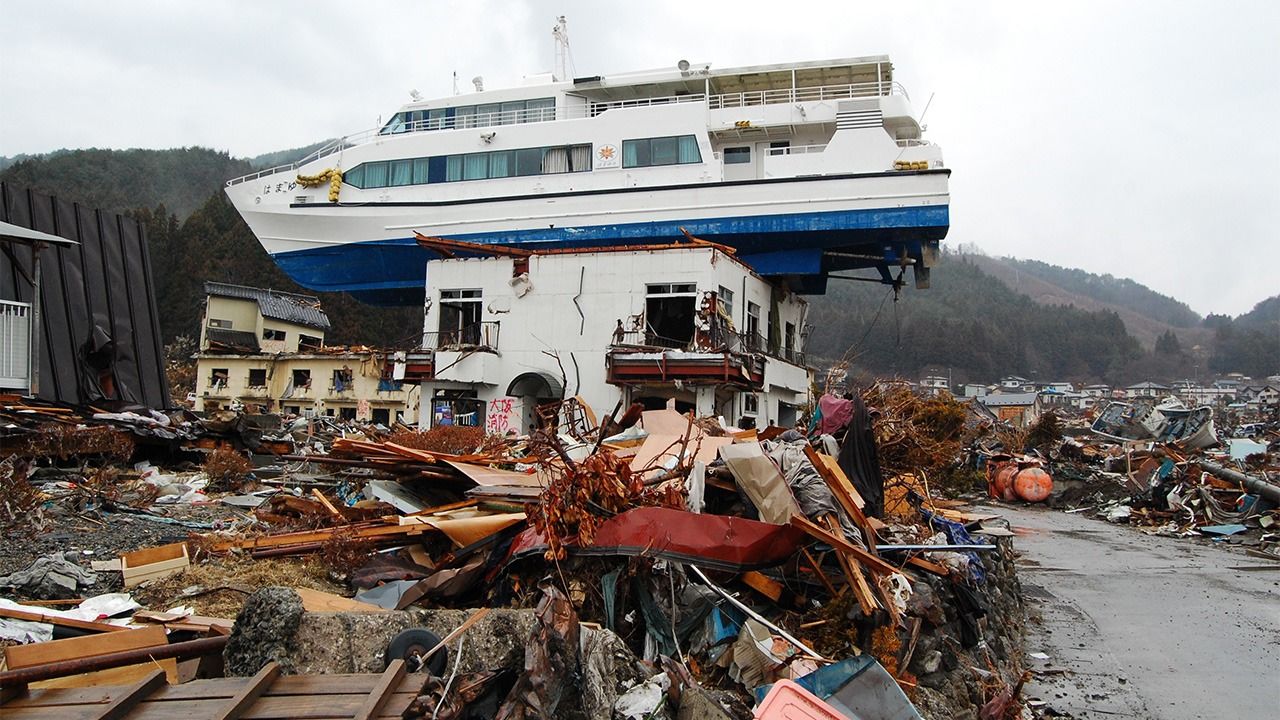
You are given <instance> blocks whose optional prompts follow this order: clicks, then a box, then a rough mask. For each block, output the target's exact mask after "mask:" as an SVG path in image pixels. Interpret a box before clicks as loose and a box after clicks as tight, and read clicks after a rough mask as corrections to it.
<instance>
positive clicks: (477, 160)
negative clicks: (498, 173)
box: [462, 153, 489, 180]
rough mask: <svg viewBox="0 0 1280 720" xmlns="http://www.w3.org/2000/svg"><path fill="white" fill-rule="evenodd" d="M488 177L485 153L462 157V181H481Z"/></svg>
mask: <svg viewBox="0 0 1280 720" xmlns="http://www.w3.org/2000/svg"><path fill="white" fill-rule="evenodd" d="M487 177H489V156H488V155H486V154H485V153H473V154H471V155H463V156H462V179H463V180H483V179H485V178H487Z"/></svg>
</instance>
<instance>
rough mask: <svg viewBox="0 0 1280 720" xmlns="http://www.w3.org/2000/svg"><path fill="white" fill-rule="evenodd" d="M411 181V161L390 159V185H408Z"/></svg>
mask: <svg viewBox="0 0 1280 720" xmlns="http://www.w3.org/2000/svg"><path fill="white" fill-rule="evenodd" d="M412 182H413V161H411V160H392V161H391V184H392V185H409V184H411V183H412Z"/></svg>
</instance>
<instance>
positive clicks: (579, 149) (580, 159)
mask: <svg viewBox="0 0 1280 720" xmlns="http://www.w3.org/2000/svg"><path fill="white" fill-rule="evenodd" d="M590 169H591V146H590V145H574V146H572V147H570V148H569V171H570V172H586V171H587V170H590Z"/></svg>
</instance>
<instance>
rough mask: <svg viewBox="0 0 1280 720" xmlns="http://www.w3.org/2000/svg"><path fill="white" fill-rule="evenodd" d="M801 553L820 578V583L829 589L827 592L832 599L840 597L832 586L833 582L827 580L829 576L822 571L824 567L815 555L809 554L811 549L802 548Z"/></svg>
mask: <svg viewBox="0 0 1280 720" xmlns="http://www.w3.org/2000/svg"><path fill="white" fill-rule="evenodd" d="M800 552H801V553H802V554H803V555H804V559H805V560H806V561H807V562H808V563H809V567H811V568H813V572H814V574H815V575H817V576H818V581H819V582H821V583H822V585H823V587H825V588H826V589H827V592H828V593H830V594H831V597H835V596H836V595H838V594H839V593H837V592H836V587H835V586H834V585H832V584H831V581H830V580H828V579H827V574H826V573H825V572H823V571H822V566H821V565H819V564H818V561H817V560H814V559H813V555H811V554H809V549H808V548H801V549H800Z"/></svg>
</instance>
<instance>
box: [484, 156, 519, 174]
mask: <svg viewBox="0 0 1280 720" xmlns="http://www.w3.org/2000/svg"><path fill="white" fill-rule="evenodd" d="M511 170H512V168H511V152H510V151H506V152H494V153H489V177H491V178H502V177H509V176H511V175H512V174H513V173H512V172H511Z"/></svg>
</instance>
